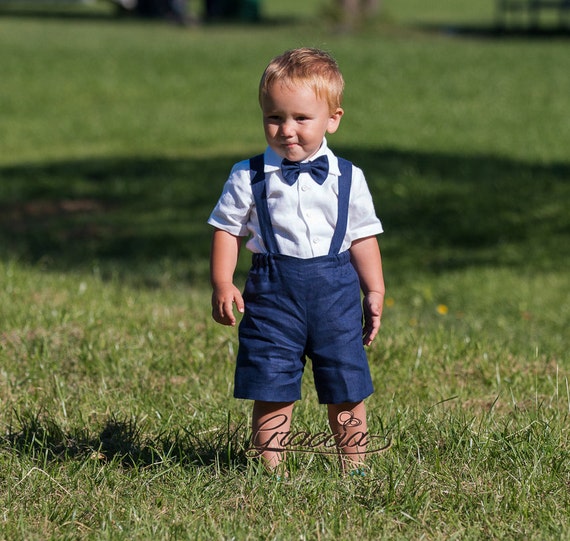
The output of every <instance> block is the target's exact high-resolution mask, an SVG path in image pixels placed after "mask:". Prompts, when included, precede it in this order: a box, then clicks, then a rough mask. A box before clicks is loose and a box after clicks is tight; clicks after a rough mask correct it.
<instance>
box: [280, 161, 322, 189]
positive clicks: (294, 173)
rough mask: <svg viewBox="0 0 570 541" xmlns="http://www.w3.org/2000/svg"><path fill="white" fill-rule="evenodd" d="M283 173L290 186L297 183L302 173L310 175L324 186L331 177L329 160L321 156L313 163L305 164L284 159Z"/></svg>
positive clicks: (282, 164)
mask: <svg viewBox="0 0 570 541" xmlns="http://www.w3.org/2000/svg"><path fill="white" fill-rule="evenodd" d="M281 172H282V173H283V178H284V179H285V182H286V183H287V184H289V186H293V184H295V182H297V179H298V178H299V174H300V173H309V174H310V175H311V177H313V180H314V181H315V182H317V183H318V184H322V183H323V182H324V181H325V180H326V179H327V177H328V175H329V159H328V158H327V157H326V156H319V157H318V158H316V159H314V160H313V161H312V162H305V163H301V162H292V161H290V160H287V159H284V160H283V162H282V163H281Z"/></svg>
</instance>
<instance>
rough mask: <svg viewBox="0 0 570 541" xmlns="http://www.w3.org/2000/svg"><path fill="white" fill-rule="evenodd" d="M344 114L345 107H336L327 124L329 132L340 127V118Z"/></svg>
mask: <svg viewBox="0 0 570 541" xmlns="http://www.w3.org/2000/svg"><path fill="white" fill-rule="evenodd" d="M342 115H344V109H342V108H341V107H339V108H338V109H336V110H335V111H334V112H333V114H332V115H331V116H330V117H329V123H328V126H327V133H334V132H335V131H336V130H337V129H338V125H339V124H340V119H341V118H342Z"/></svg>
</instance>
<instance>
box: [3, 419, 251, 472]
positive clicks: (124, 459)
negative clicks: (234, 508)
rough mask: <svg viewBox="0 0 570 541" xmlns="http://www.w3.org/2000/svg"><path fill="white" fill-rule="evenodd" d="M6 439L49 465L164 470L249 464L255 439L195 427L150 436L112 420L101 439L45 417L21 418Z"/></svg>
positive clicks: (237, 430) (232, 430) (231, 429)
mask: <svg viewBox="0 0 570 541" xmlns="http://www.w3.org/2000/svg"><path fill="white" fill-rule="evenodd" d="M16 425H17V426H10V427H9V428H8V430H7V431H6V435H5V436H2V437H1V438H0V445H1V446H2V447H4V448H6V449H8V450H12V451H16V452H17V453H19V454H21V455H25V456H29V457H32V458H37V459H40V460H48V461H65V460H94V461H97V462H99V463H109V464H111V463H113V464H120V465H121V466H122V467H125V468H133V467H137V468H140V467H150V466H159V465H161V464H163V463H164V462H167V461H169V462H172V461H174V462H176V463H179V464H181V465H183V466H210V465H216V466H217V467H222V468H225V467H230V466H238V465H240V464H245V463H246V461H247V457H246V451H247V448H248V444H249V440H248V439H247V438H246V437H244V436H243V434H245V432H246V430H245V429H244V427H243V426H242V425H237V426H236V425H232V424H231V423H229V422H228V426H227V427H225V428H223V429H217V430H215V431H210V432H207V433H206V434H203V433H201V432H199V433H194V432H192V431H191V430H190V429H189V428H184V429H180V430H178V431H176V432H172V433H164V434H159V435H157V436H155V437H152V438H150V437H145V436H144V426H142V425H141V424H140V423H138V422H137V421H136V420H134V419H126V420H122V419H117V418H115V417H110V418H109V419H107V421H106V422H105V423H104V426H103V428H102V430H101V431H100V432H99V434H98V435H97V436H93V435H92V434H91V433H90V432H89V431H88V429H87V428H81V429H80V430H75V431H65V430H63V429H62V428H61V427H60V426H59V425H58V424H57V423H55V422H54V421H52V420H51V419H49V418H48V417H47V416H45V415H42V414H41V413H37V414H34V413H29V412H28V413H24V414H22V415H18V416H17V419H16Z"/></svg>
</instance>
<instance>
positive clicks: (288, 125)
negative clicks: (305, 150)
mask: <svg viewBox="0 0 570 541" xmlns="http://www.w3.org/2000/svg"><path fill="white" fill-rule="evenodd" d="M280 128H281V135H283V136H284V137H290V136H291V135H294V134H295V130H294V128H293V123H292V122H283V124H281V126H280Z"/></svg>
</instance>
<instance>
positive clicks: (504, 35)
mask: <svg viewBox="0 0 570 541" xmlns="http://www.w3.org/2000/svg"><path fill="white" fill-rule="evenodd" d="M417 28H418V29H419V30H420V31H422V32H427V33H430V34H442V35H446V36H450V37H457V38H463V37H464V38H471V39H472V38H475V39H486V40H509V39H516V40H521V39H523V40H541V41H542V40H550V39H556V40H561V39H563V40H565V39H570V26H568V25H566V26H563V25H552V24H550V25H543V26H532V25H527V24H522V23H518V24H508V25H501V24H490V25H468V24H421V25H418V26H417Z"/></svg>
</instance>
